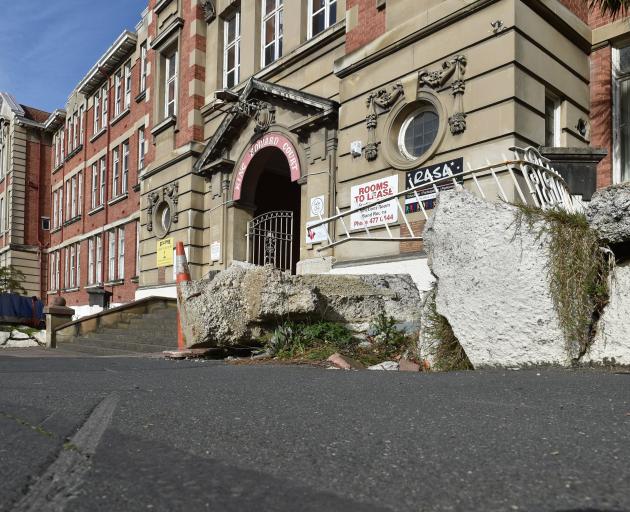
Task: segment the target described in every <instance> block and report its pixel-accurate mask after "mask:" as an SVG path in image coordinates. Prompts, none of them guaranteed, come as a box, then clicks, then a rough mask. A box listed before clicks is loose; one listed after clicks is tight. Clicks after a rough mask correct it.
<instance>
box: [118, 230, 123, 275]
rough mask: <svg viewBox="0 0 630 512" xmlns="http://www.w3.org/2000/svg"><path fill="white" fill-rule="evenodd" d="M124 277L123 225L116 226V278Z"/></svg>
mask: <svg viewBox="0 0 630 512" xmlns="http://www.w3.org/2000/svg"><path fill="white" fill-rule="evenodd" d="M124 278H125V226H122V227H120V228H118V279H124Z"/></svg>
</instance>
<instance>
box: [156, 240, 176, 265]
mask: <svg viewBox="0 0 630 512" xmlns="http://www.w3.org/2000/svg"><path fill="white" fill-rule="evenodd" d="M172 264H173V239H172V238H165V239H164V240H158V241H157V266H158V267H170V266H171V265H172Z"/></svg>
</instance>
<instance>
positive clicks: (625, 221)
mask: <svg viewBox="0 0 630 512" xmlns="http://www.w3.org/2000/svg"><path fill="white" fill-rule="evenodd" d="M586 217H587V219H588V221H589V224H590V225H591V227H592V228H593V229H594V230H595V231H597V233H598V234H599V236H600V238H601V239H602V241H604V242H606V243H608V244H613V245H614V244H622V243H626V242H628V241H630V183H622V184H620V185H613V186H611V187H607V188H603V189H601V190H598V191H597V192H595V193H594V194H593V198H592V200H591V202H590V203H589V205H588V208H587V209H586Z"/></svg>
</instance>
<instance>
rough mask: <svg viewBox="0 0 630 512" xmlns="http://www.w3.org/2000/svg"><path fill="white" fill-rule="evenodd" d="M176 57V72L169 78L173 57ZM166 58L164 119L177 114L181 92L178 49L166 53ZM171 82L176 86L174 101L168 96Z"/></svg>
mask: <svg viewBox="0 0 630 512" xmlns="http://www.w3.org/2000/svg"><path fill="white" fill-rule="evenodd" d="M172 57H175V59H174V61H175V73H174V74H173V76H172V77H170V78H169V76H168V75H169V73H170V62H171V58H172ZM164 59H165V61H164V62H165V65H164V119H166V118H168V117H171V116H177V96H178V94H179V83H178V75H179V69H178V68H179V64H178V61H179V55H178V51H177V50H173V51H172V52H169V53H167V54H165V55H164ZM171 82H174V83H175V87H174V96H173V101H172V102H171V101H169V98H168V91H169V85H170V84H171ZM171 103H172V104H173V113H172V114H169V105H170V104H171Z"/></svg>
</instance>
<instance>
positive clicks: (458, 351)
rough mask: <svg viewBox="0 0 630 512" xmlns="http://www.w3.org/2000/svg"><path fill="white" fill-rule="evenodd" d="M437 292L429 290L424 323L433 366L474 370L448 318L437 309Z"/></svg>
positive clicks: (443, 368)
mask: <svg viewBox="0 0 630 512" xmlns="http://www.w3.org/2000/svg"><path fill="white" fill-rule="evenodd" d="M435 293H436V290H435V288H433V290H431V291H430V292H429V296H428V297H427V301H426V304H425V314H424V318H423V320H424V322H423V325H422V337H423V339H424V340H425V350H428V351H429V352H431V356H432V358H433V361H434V362H433V367H434V368H435V369H436V370H439V371H443V372H449V371H461V370H473V369H474V368H473V365H472V363H471V362H470V359H468V356H467V355H466V352H465V351H464V348H463V347H462V346H461V344H460V343H459V340H458V339H457V336H455V333H454V332H453V328H452V327H451V324H450V323H449V321H448V319H447V318H446V317H444V316H442V315H440V314H439V313H438V311H437V307H436V304H435Z"/></svg>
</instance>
